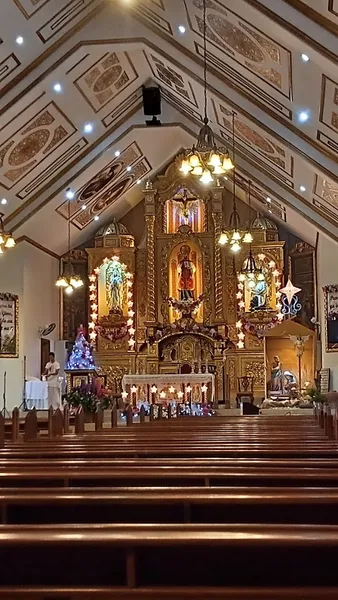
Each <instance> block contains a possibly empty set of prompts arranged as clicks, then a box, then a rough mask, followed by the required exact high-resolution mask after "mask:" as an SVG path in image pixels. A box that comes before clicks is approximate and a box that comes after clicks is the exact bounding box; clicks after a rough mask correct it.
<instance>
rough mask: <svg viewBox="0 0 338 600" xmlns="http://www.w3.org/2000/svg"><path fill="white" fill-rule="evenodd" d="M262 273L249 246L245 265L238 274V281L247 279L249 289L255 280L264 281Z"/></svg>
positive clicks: (252, 286) (254, 283)
mask: <svg viewBox="0 0 338 600" xmlns="http://www.w3.org/2000/svg"><path fill="white" fill-rule="evenodd" d="M264 280H265V277H264V273H263V269H262V267H258V266H257V264H256V261H255V258H254V256H253V254H252V250H251V247H250V250H249V254H248V258H247V259H246V261H245V267H242V269H241V272H240V274H239V276H238V281H242V282H243V281H247V285H248V288H249V289H253V288H254V287H255V285H256V282H257V281H264Z"/></svg>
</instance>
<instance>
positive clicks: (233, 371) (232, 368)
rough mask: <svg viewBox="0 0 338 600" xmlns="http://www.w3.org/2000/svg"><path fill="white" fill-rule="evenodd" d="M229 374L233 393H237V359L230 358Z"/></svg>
mask: <svg viewBox="0 0 338 600" xmlns="http://www.w3.org/2000/svg"><path fill="white" fill-rule="evenodd" d="M227 362H228V374H229V387H230V391H231V392H236V390H237V384H236V359H235V358H230V357H229V358H228V361H227Z"/></svg>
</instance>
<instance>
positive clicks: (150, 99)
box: [143, 87, 161, 117]
mask: <svg viewBox="0 0 338 600" xmlns="http://www.w3.org/2000/svg"><path fill="white" fill-rule="evenodd" d="M143 111H144V114H145V115H146V116H149V117H154V116H155V115H160V114H161V90H160V88H158V87H144V88H143Z"/></svg>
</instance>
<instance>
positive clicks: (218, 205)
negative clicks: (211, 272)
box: [211, 183, 224, 323]
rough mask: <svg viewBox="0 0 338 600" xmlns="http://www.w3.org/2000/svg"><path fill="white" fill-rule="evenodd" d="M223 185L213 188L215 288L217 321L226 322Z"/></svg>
mask: <svg viewBox="0 0 338 600" xmlns="http://www.w3.org/2000/svg"><path fill="white" fill-rule="evenodd" d="M223 189H224V188H223V187H222V186H221V185H219V183H218V185H217V187H215V188H213V190H212V192H211V193H212V220H213V223H214V269H215V277H214V281H215V283H214V290H215V322H216V323H223V322H224V311H223V285H222V252H221V247H220V245H219V243H218V240H219V236H220V234H221V231H222V220H223V195H222V194H223Z"/></svg>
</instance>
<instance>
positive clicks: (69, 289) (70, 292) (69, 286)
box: [65, 285, 73, 296]
mask: <svg viewBox="0 0 338 600" xmlns="http://www.w3.org/2000/svg"><path fill="white" fill-rule="evenodd" d="M65 293H66V294H68V296H69V295H70V294H72V293H73V288H72V286H71V285H68V286H67V287H66V289H65Z"/></svg>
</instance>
